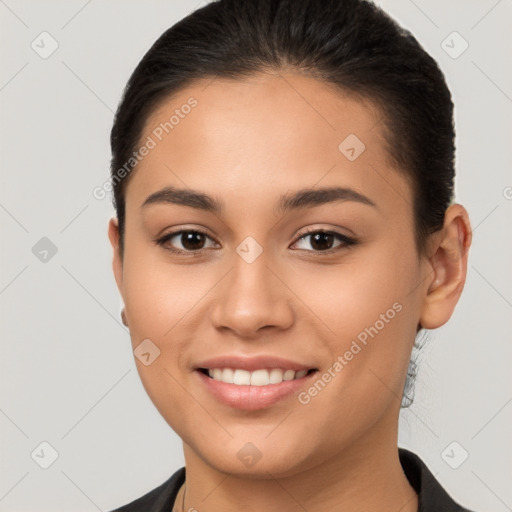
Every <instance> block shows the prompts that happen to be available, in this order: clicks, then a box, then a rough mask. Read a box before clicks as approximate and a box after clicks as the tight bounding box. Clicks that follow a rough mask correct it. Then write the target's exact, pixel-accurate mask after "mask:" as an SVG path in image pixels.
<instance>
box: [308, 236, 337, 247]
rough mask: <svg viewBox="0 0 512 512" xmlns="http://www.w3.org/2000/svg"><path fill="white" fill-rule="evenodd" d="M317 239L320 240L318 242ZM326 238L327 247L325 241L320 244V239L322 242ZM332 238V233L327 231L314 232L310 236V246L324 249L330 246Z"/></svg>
mask: <svg viewBox="0 0 512 512" xmlns="http://www.w3.org/2000/svg"><path fill="white" fill-rule="evenodd" d="M319 239H320V242H319ZM326 239H327V241H328V242H327V245H328V246H329V247H325V243H323V244H322V240H323V242H325V241H326ZM332 239H333V235H331V234H329V233H316V234H314V235H313V236H312V240H311V247H313V248H315V249H319V250H324V251H325V250H326V249H330V248H331V246H332Z"/></svg>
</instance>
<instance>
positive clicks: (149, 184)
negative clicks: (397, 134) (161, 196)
mask: <svg viewBox="0 0 512 512" xmlns="http://www.w3.org/2000/svg"><path fill="white" fill-rule="evenodd" d="M383 128H384V127H383V123H382V113H381V112H380V111H379V109H378V108H377V107H375V106H374V105H373V104H372V103H371V102H370V101H368V100H363V99H361V98H358V97H356V96H354V95H348V94H347V93H344V92H342V91H341V90H339V89H336V88H335V87H334V86H332V85H329V84H326V83H324V82H321V81H319V80H317V79H314V78H312V77H308V76H305V75H300V74H296V73H261V74H259V75H256V76H253V77H250V78H244V79H239V80H226V79H221V78H213V79H205V80H201V81H198V82H196V83H194V84H193V85H190V86H188V87H186V88H185V89H183V90H181V91H179V92H178V93H176V94H174V95H173V96H171V97H169V98H167V99H166V100H165V101H163V102H162V103H161V104H160V105H159V106H158V108H157V109H156V110H155V111H154V112H152V113H151V115H150V116H149V117H148V119H147V121H146V123H145V127H144V130H143V133H142V135H141V138H140V144H141V145H143V144H144V143H146V142H147V141H149V140H150V139H151V141H152V143H151V145H152V146H153V147H152V149H151V150H150V151H149V152H147V155H146V156H145V157H144V158H142V159H141V161H140V162H139V163H138V165H137V167H136V169H135V171H136V172H135V175H134V176H133V180H132V181H133V183H134V184H135V183H136V185H135V186H130V187H128V193H127V202H128V196H129V195H131V196H132V197H133V198H134V199H135V200H136V202H138V204H141V202H142V201H143V199H144V198H145V197H146V196H147V195H148V194H150V193H151V192H154V191H155V190H157V189H158V188H159V187H160V188H161V187H164V186H166V185H168V184H169V183H173V184H176V185H179V186H182V187H185V186H187V187H190V188H195V189H202V190H205V191H215V192H218V194H216V195H224V194H227V195H229V194H230V193H232V194H238V196H239V199H240V198H241V196H243V194H244V193H246V194H247V196H251V195H252V196H255V192H258V196H259V197H263V196H265V197H269V195H272V193H273V191H275V190H276V189H280V190H279V192H283V190H293V189H294V188H302V187H314V186H315V185H316V184H318V186H332V185H341V186H351V187H352V188H356V189H358V190H360V191H362V190H365V191H366V192H368V193H378V190H379V188H380V189H382V188H383V184H384V183H385V182H390V181H391V182H393V183H390V185H391V188H393V187H394V188H395V192H393V191H392V190H386V191H383V195H384V196H386V195H389V196H390V199H391V200H393V197H392V196H393V194H396V193H397V189H398V193H399V194H400V193H401V194H402V195H407V194H408V193H409V190H408V187H407V186H406V183H405V182H404V180H403V177H402V176H401V175H400V174H399V173H397V172H396V171H395V170H393V168H392V167H390V165H389V163H388V161H389V154H388V153H387V149H386V148H387V146H386V142H385V139H384V137H383ZM387 188H388V189H389V188H390V186H389V185H388V186H387ZM130 189H132V192H131V193H130V192H129V190H130ZM394 199H395V200H396V197H395V198H394Z"/></svg>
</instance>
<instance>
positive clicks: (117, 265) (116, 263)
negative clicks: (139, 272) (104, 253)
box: [108, 217, 124, 301]
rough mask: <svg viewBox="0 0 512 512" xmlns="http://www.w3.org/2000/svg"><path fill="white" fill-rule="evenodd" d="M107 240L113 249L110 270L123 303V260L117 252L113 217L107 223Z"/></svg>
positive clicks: (117, 230)
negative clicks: (112, 272)
mask: <svg viewBox="0 0 512 512" xmlns="http://www.w3.org/2000/svg"><path fill="white" fill-rule="evenodd" d="M108 238H109V239H110V243H111V245H112V249H113V259H112V270H113V271H114V278H115V280H116V283H117V288H118V290H119V293H120V294H121V297H122V299H123V301H124V296H123V259H122V257H121V252H120V250H119V223H118V221H117V219H116V218H115V217H112V218H111V219H110V221H109V223H108Z"/></svg>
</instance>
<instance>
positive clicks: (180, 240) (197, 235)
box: [156, 229, 213, 254]
mask: <svg viewBox="0 0 512 512" xmlns="http://www.w3.org/2000/svg"><path fill="white" fill-rule="evenodd" d="M208 240H212V239H211V238H210V237H209V236H208V235H207V234H206V233H204V232H202V231H199V230H197V229H188V230H180V231H174V232H173V233H168V234H167V235H164V236H163V237H162V238H160V239H158V240H157V241H156V242H157V244H158V245H161V246H164V247H165V248H166V249H168V250H170V251H171V252H176V253H179V254H186V253H194V252H199V251H202V250H203V249H205V243H206V242H207V241H208ZM212 241H213V240H212ZM180 245H181V247H180Z"/></svg>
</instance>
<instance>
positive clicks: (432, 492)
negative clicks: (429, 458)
mask: <svg viewBox="0 0 512 512" xmlns="http://www.w3.org/2000/svg"><path fill="white" fill-rule="evenodd" d="M398 454H399V457H400V463H401V465H402V468H403V470H404V473H405V476H406V477H407V479H408V480H409V483H410V484H411V486H412V487H413V488H414V490H415V491H416V493H417V494H418V512H439V511H442V512H473V511H471V510H469V509H467V508H464V507H463V506H461V505H460V504H458V503H457V502H455V501H454V500H453V498H452V497H451V496H450V495H449V494H448V493H447V492H446V490H445V489H444V488H443V487H442V486H441V484H440V483H439V482H438V481H437V480H436V478H435V477H434V475H433V474H432V472H431V471H430V470H429V469H428V467H427V465H426V464H425V463H424V462H423V461H422V460H421V459H420V457H418V455H416V454H415V453H413V452H411V451H409V450H406V449H405V448H399V449H398Z"/></svg>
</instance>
